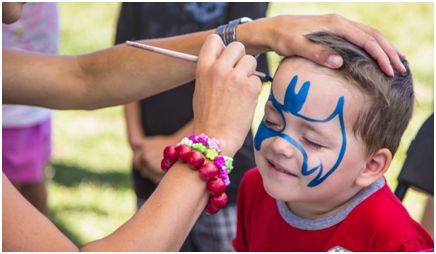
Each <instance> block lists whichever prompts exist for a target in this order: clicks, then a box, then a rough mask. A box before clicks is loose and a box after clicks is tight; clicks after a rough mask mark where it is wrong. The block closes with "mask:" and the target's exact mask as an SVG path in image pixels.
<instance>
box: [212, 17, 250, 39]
mask: <svg viewBox="0 0 436 254" xmlns="http://www.w3.org/2000/svg"><path fill="white" fill-rule="evenodd" d="M250 21H253V20H252V19H251V18H249V17H242V18H239V19H234V20H232V21H230V22H229V23H227V24H225V25H221V26H219V27H217V29H216V33H217V34H218V35H219V36H220V37H221V39H222V40H223V42H224V45H226V46H227V45H229V44H230V43H231V42H233V41H236V27H237V26H238V25H239V24H244V23H247V22H250Z"/></svg>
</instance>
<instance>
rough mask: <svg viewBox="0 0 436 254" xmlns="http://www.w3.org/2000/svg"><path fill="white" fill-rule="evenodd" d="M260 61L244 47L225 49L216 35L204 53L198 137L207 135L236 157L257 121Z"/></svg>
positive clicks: (197, 105) (198, 95) (196, 117)
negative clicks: (255, 114)
mask: <svg viewBox="0 0 436 254" xmlns="http://www.w3.org/2000/svg"><path fill="white" fill-rule="evenodd" d="M256 65H257V63H256V59H255V58H254V57H253V56H250V55H246V53H245V48H244V46H243V45H242V44H241V43H239V42H233V43H231V44H229V45H228V47H226V48H225V47H224V44H223V42H222V40H221V39H220V37H219V36H218V35H216V34H213V35H210V36H208V37H207V39H206V41H205V43H204V45H203V47H202V48H201V50H200V54H199V59H198V63H197V70H196V84H195V92H194V103H193V104H194V133H196V134H199V133H202V132H204V133H205V134H206V135H208V136H209V137H214V138H217V139H218V140H219V141H220V142H221V147H222V150H223V152H224V153H225V154H227V155H230V156H233V155H234V154H235V153H236V151H237V150H238V149H239V148H240V147H241V146H242V144H243V142H244V139H245V136H246V135H247V133H248V131H249V129H250V126H251V122H252V120H253V115H254V110H255V107H256V104H257V99H258V96H259V93H260V90H261V81H260V79H259V78H258V77H257V76H254V75H253V74H254V72H255V71H256Z"/></svg>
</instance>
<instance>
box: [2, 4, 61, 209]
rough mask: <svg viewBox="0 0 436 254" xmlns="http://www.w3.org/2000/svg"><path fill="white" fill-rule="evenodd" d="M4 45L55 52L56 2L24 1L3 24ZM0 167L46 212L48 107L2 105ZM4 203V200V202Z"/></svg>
mask: <svg viewBox="0 0 436 254" xmlns="http://www.w3.org/2000/svg"><path fill="white" fill-rule="evenodd" d="M2 28H3V30H2V35H3V47H4V48H16V49H24V50H28V51H33V52H42V53H51V54H57V53H58V45H59V20H58V10H57V4H56V3H27V4H25V5H24V6H23V17H22V18H21V19H20V20H18V21H17V22H15V23H13V24H10V25H6V24H3V27H2ZM2 113H3V118H2V127H3V128H2V136H3V139H2V144H3V147H2V152H3V155H2V166H3V167H2V169H3V172H4V173H5V175H6V176H7V177H8V178H9V180H11V182H12V183H13V184H14V186H15V187H16V188H17V189H18V191H20V193H21V194H22V195H23V196H24V197H25V198H26V199H27V200H28V201H29V202H30V203H31V204H32V205H33V206H35V207H36V208H37V209H38V210H39V211H40V212H41V213H44V214H46V213H47V187H46V180H45V174H44V169H45V167H46V165H47V162H48V161H49V159H50V153H51V110H49V109H46V108H40V107H30V106H22V105H2ZM6 205H7V204H6Z"/></svg>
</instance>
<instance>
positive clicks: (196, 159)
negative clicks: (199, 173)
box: [186, 150, 204, 169]
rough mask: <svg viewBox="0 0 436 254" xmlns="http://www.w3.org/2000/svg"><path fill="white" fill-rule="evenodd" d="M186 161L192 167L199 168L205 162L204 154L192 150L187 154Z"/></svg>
mask: <svg viewBox="0 0 436 254" xmlns="http://www.w3.org/2000/svg"><path fill="white" fill-rule="evenodd" d="M186 163H187V164H188V165H189V167H190V168H192V169H198V168H200V167H201V166H202V165H203V163H204V156H203V154H202V153H200V152H198V151H194V150H192V151H190V152H189V153H188V154H187V155H186Z"/></svg>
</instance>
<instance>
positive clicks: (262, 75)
mask: <svg viewBox="0 0 436 254" xmlns="http://www.w3.org/2000/svg"><path fill="white" fill-rule="evenodd" d="M126 44H127V45H129V46H133V47H136V48H140V49H145V50H148V51H152V52H156V53H159V54H162V55H166V56H172V57H175V58H179V59H183V60H186V61H189V62H193V63H196V62H197V61H198V56H194V55H190V54H186V53H182V52H177V51H174V50H170V49H163V48H159V47H155V46H150V45H146V44H142V43H137V42H134V41H126ZM254 75H256V76H258V77H259V78H261V79H262V81H272V78H271V76H270V75H267V74H265V73H263V72H259V71H256V72H255V73H254Z"/></svg>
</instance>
